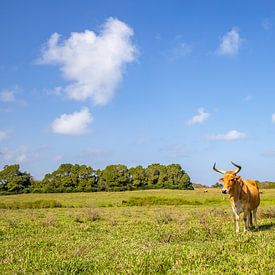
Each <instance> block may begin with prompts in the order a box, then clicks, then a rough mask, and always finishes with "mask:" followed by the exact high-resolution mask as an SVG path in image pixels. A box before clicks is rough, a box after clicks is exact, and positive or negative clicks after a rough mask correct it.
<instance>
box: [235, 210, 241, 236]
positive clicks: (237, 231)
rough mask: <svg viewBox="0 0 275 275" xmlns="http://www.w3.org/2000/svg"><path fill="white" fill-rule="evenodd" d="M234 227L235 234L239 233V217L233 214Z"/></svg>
mask: <svg viewBox="0 0 275 275" xmlns="http://www.w3.org/2000/svg"><path fill="white" fill-rule="evenodd" d="M235 226H236V233H239V232H240V215H239V214H237V213H235Z"/></svg>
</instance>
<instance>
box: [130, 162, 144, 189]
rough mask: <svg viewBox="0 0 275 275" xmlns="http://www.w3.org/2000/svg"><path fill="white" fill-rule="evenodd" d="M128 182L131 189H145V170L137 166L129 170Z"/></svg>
mask: <svg viewBox="0 0 275 275" xmlns="http://www.w3.org/2000/svg"><path fill="white" fill-rule="evenodd" d="M129 173H130V180H131V185H132V188H133V189H144V188H146V187H147V185H148V182H147V177H146V172H145V169H144V168H143V167H142V166H141V165H139V166H137V167H132V168H130V169H129Z"/></svg>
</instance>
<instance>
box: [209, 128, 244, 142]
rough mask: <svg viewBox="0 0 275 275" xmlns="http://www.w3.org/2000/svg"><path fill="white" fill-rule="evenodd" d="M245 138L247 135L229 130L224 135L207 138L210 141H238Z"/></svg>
mask: <svg viewBox="0 0 275 275" xmlns="http://www.w3.org/2000/svg"><path fill="white" fill-rule="evenodd" d="M245 138H247V135H246V134H245V133H241V132H239V131H237V130H230V131H228V132H227V133H225V134H215V135H210V136H208V139H210V140H239V139H245Z"/></svg>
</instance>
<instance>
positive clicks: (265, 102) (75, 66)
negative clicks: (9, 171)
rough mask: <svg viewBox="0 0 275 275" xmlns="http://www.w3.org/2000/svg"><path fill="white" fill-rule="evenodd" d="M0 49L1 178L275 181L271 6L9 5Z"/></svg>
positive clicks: (120, 0)
mask: <svg viewBox="0 0 275 275" xmlns="http://www.w3.org/2000/svg"><path fill="white" fill-rule="evenodd" d="M0 41H1V43H0V169H2V168H3V166H4V165H7V164H14V163H19V164H20V167H21V170H23V171H28V172H30V173H31V174H32V175H33V176H34V177H35V178H37V179H42V178H43V177H44V175H45V174H46V173H49V172H52V171H54V170H55V169H57V168H58V166H59V165H60V164H61V163H79V164H86V165H90V166H92V167H93V168H95V169H99V168H100V169H103V168H104V167H106V166H107V165H110V164H116V163H121V164H126V165H127V166H128V167H134V166H137V165H143V166H144V167H146V166H147V165H149V164H151V163H161V164H170V163H179V164H181V165H182V168H183V169H184V170H185V171H186V172H187V173H188V174H189V175H190V177H191V180H192V182H196V183H201V184H206V185H212V184H214V183H216V182H217V180H218V178H220V175H218V174H217V173H216V172H214V171H213V170H212V167H213V164H214V162H217V168H220V169H222V170H231V169H232V165H231V163H230V161H233V162H235V163H237V164H239V165H241V166H242V171H241V172H240V174H241V175H242V176H243V177H244V178H251V179H257V180H261V181H264V180H271V181H274V180H275V172H274V171H275V169H274V163H275V77H274V76H275V62H274V61H275V3H274V1H265V0H263V1H255V0H254V1H253V0H252V1H251V0H250V1H231V0H230V1H229V0H225V1H214V0H206V1H203V0H201V1H196V0H195V1H180V0H174V1H168V0H167V1H164V0H163V1H161V0H158V1H157V0H150V1H145V0H141V1H131V0H117V1H106V0H100V1H96V0H95V1H85V0H79V1H65V0H59V1H53V0H52V1H51V0H49V1H32V0H28V1H19V0H18V1H14V0H9V1H8V0H3V1H1V3H0Z"/></svg>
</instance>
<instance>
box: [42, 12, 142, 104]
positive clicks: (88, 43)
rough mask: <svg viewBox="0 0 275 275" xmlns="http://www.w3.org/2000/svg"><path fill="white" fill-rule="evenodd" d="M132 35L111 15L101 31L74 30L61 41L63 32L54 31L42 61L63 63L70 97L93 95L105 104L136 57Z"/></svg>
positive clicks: (95, 100) (60, 64) (96, 102)
mask: <svg viewBox="0 0 275 275" xmlns="http://www.w3.org/2000/svg"><path fill="white" fill-rule="evenodd" d="M132 36H133V30H132V29H131V28H130V27H129V26H128V25H126V24H125V23H123V22H122V21H119V20H118V19H115V18H112V17H111V18H108V19H107V20H106V22H105V23H104V24H103V26H102V28H101V31H100V33H99V34H96V33H95V32H93V31H91V30H85V31H84V32H73V33H71V35H70V37H69V38H68V39H65V40H63V41H61V42H60V35H59V34H58V33H54V34H52V36H51V37H50V39H49V40H48V42H47V45H46V47H45V48H44V49H43V51H42V56H41V60H40V64H56V65H59V66H60V70H61V72H62V74H63V77H64V78H65V79H66V80H68V81H70V83H69V84H68V85H67V86H66V87H64V88H63V91H64V92H65V93H66V94H67V95H68V96H69V97H70V98H72V99H75V100H86V99H87V98H92V100H93V102H94V103H95V104H99V105H104V104H106V103H108V101H109V100H110V99H111V98H112V96H113V94H114V91H115V89H116V87H117V85H118V83H119V82H120V80H121V79H122V75H123V69H124V67H125V65H126V64H127V63H130V62H132V61H134V60H135V58H136V53H137V50H136V47H135V45H134V44H133V42H132V41H131V37H132ZM58 92H60V88H59V89H58Z"/></svg>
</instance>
